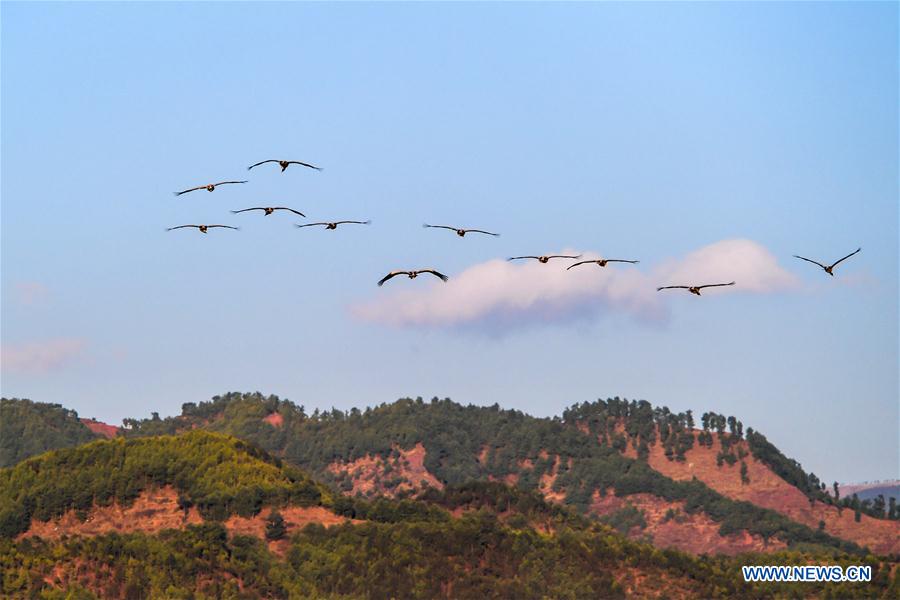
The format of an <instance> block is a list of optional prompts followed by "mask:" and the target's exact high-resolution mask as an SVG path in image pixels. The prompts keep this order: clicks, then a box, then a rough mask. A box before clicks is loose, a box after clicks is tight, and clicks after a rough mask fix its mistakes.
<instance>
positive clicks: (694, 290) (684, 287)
mask: <svg viewBox="0 0 900 600" xmlns="http://www.w3.org/2000/svg"><path fill="white" fill-rule="evenodd" d="M729 285H734V282H733V281H732V282H731V283H707V284H706V285H666V286H663V287H658V288H656V291H657V292H659V291H662V290H675V289H679V290H687V291H689V292H690V293H692V294H694V295H696V296H699V295H700V290H702V289H703V288H708V287H723V286H729Z"/></svg>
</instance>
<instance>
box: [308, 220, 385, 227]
mask: <svg viewBox="0 0 900 600" xmlns="http://www.w3.org/2000/svg"><path fill="white" fill-rule="evenodd" d="M349 223H352V224H355V225H369V224H371V223H372V221H331V222H328V221H322V222H321V223H304V224H303V225H297V227H314V226H316V225H323V226H324V227H325V229H337V226H338V225H344V224H349Z"/></svg>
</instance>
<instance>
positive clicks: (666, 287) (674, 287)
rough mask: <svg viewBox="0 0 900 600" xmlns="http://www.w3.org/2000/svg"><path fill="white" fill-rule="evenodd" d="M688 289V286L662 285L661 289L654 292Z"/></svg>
mask: <svg viewBox="0 0 900 600" xmlns="http://www.w3.org/2000/svg"><path fill="white" fill-rule="evenodd" d="M688 288H690V286H688V285H664V286H662V287H658V288H656V291H657V292H659V291H661V290H675V289H678V290H686V289H688Z"/></svg>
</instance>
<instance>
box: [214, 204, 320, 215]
mask: <svg viewBox="0 0 900 600" xmlns="http://www.w3.org/2000/svg"><path fill="white" fill-rule="evenodd" d="M248 210H264V211H266V214H265V216H267V217H268V216H269V215H271V214H272V213H273V212H275V211H276V210H289V211H291V212H292V213H294V214H295V215H300V216H301V217H305V216H306V215H304V214H303V213H302V212H300V211H299V210H294V209H293V208H288V207H287V206H254V207H253V208H243V209H241V210H233V211H231V212H232V213H234V214H238V213H242V212H247V211H248Z"/></svg>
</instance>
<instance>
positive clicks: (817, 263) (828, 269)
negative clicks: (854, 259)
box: [794, 248, 862, 277]
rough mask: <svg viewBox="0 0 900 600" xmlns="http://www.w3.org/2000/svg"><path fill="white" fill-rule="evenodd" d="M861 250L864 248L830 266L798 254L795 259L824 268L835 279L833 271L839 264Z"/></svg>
mask: <svg viewBox="0 0 900 600" xmlns="http://www.w3.org/2000/svg"><path fill="white" fill-rule="evenodd" d="M860 250H862V248H857V249H856V250H854V251H853V252H851V253H850V254H848V255H847V256H845V257H844V258H842V259H840V260H838V261H835V262H833V263H832V264H830V265H823V264H822V263H820V262H818V261H815V260H812V259H810V258H804V257H802V256H797V255H796V254H795V255H794V258H799V259H800V260H805V261H806V262H811V263H812V264H814V265H819V266H820V267H822V269H824V270H825V272H826V273H828V274H829V275H831V276H832V277H834V273H833V271H832V270H833V269H834V268H835V267H836V266H838V264H839V263H841V262H843V261H845V260H847V259H848V258H850V257H851V256H853V255H854V254H856V253H857V252H859V251H860Z"/></svg>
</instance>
